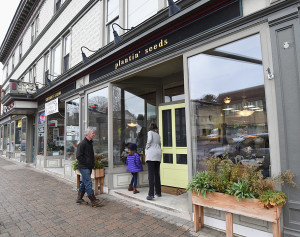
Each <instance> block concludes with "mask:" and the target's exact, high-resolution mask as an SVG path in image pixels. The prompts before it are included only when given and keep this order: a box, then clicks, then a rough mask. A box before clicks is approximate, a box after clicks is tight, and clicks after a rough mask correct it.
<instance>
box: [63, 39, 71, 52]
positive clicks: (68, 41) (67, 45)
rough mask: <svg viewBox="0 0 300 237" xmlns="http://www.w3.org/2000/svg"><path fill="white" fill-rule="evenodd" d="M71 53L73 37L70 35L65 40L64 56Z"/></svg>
mask: <svg viewBox="0 0 300 237" xmlns="http://www.w3.org/2000/svg"><path fill="white" fill-rule="evenodd" d="M70 52H71V35H68V36H67V37H66V38H65V49H64V56H65V55H67V54H69V53H70Z"/></svg>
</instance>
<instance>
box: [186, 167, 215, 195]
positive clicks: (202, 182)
mask: <svg viewBox="0 0 300 237" xmlns="http://www.w3.org/2000/svg"><path fill="white" fill-rule="evenodd" d="M211 180H212V177H211V176H210V175H209V172H208V171H202V172H198V173H197V175H196V176H195V177H194V178H193V179H192V181H191V183H189V185H188V187H187V190H188V191H189V190H190V191H192V192H197V193H198V194H201V195H203V196H204V197H205V195H206V193H207V192H209V193H211V192H215V189H214V188H213V186H212V182H211Z"/></svg>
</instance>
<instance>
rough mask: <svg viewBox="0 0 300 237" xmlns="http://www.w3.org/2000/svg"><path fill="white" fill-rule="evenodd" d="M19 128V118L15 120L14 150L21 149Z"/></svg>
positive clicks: (20, 121) (20, 127) (20, 123)
mask: <svg viewBox="0 0 300 237" xmlns="http://www.w3.org/2000/svg"><path fill="white" fill-rule="evenodd" d="M21 129H22V120H21V119H19V120H17V121H16V138H15V151H21V132H22V131H21Z"/></svg>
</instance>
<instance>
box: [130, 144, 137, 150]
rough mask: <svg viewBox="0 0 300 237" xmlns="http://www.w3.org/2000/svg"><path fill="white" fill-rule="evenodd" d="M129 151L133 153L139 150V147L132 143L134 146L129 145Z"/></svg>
mask: <svg viewBox="0 0 300 237" xmlns="http://www.w3.org/2000/svg"><path fill="white" fill-rule="evenodd" d="M129 149H130V150H131V151H136V150H137V146H136V145H135V144H134V143H132V144H130V145H129Z"/></svg>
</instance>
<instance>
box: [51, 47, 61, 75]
mask: <svg viewBox="0 0 300 237" xmlns="http://www.w3.org/2000/svg"><path fill="white" fill-rule="evenodd" d="M52 74H53V75H54V76H58V75H60V74H61V44H60V43H59V44H58V45H57V46H56V47H55V48H54V49H53V50H52ZM52 80H53V79H51V81H52Z"/></svg>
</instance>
